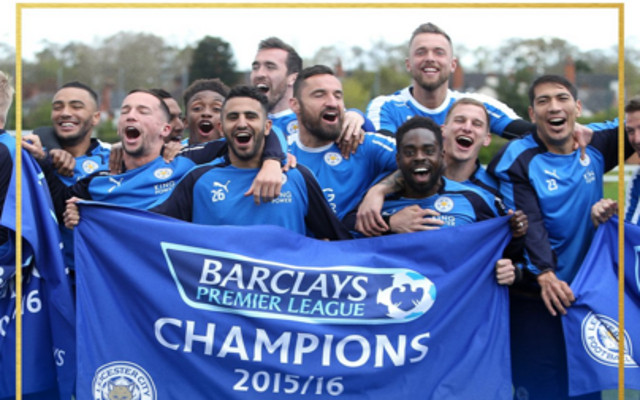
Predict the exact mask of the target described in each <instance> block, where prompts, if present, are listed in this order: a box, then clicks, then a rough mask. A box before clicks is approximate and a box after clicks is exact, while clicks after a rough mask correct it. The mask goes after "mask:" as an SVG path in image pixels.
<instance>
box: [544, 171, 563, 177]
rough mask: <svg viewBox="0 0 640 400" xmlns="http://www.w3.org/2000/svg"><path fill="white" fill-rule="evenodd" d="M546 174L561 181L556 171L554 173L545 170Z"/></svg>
mask: <svg viewBox="0 0 640 400" xmlns="http://www.w3.org/2000/svg"><path fill="white" fill-rule="evenodd" d="M544 173H545V174H547V175H551V176H553V177H554V178H556V179H560V177H559V176H558V173H557V172H556V170H555V169H554V170H553V171H549V170H548V169H545V170H544Z"/></svg>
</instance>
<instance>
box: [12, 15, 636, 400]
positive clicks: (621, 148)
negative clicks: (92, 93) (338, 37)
mask: <svg viewBox="0 0 640 400" xmlns="http://www.w3.org/2000/svg"><path fill="white" fill-rule="evenodd" d="M42 8H88V9H100V8H122V9H134V8H136V9H145V8H161V9H177V8H269V9H278V8H341V9H347V8H366V9H384V8H401V9H418V8H451V9H462V8H478V9H485V8H494V9H496V8H497V9H509V8H510V9H514V8H515V9H527V8H550V9H554V8H555V9H570V8H594V9H596V8H607V9H617V10H618V119H619V121H624V93H625V92H624V83H625V80H624V78H625V77H624V4H623V3H432V4H428V3H397V4H392V3H16V77H15V81H16V156H15V162H16V164H17V165H18V168H17V169H16V171H17V173H16V179H17V182H18V185H17V190H16V201H17V203H18V204H22V187H21V182H22V180H21V179H22V154H21V147H22V146H21V139H22V10H27V9H42ZM618 140H619V143H623V142H624V124H620V126H619V128H618ZM624 161H625V160H624V146H619V152H618V203H619V207H620V209H621V210H624V196H625V191H624V168H623V167H624ZM621 167H622V168H621ZM621 182H622V184H621ZM16 237H22V210H21V207H18V208H17V209H16ZM618 237H619V239H618V254H619V262H618V264H619V269H618V278H619V279H618V310H619V311H618V312H619V314H618V315H619V321H618V323H619V329H620V330H621V331H622V332H624V219H623V218H621V219H620V221H619V224H618ZM21 259H22V241H20V240H16V281H17V282H21V281H22V270H21V265H20V260H21ZM16 297H17V298H18V299H21V298H22V286H21V285H16ZM21 305H22V303H21V302H20V301H16V399H17V400H21V399H22V390H21V389H22V318H21V314H22V306H21ZM618 359H619V362H618V391H619V393H618V396H619V399H620V400H623V398H624V335H619V338H618Z"/></svg>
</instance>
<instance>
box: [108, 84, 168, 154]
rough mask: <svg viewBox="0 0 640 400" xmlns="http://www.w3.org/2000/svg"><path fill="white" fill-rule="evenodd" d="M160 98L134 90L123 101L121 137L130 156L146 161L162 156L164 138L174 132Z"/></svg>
mask: <svg viewBox="0 0 640 400" xmlns="http://www.w3.org/2000/svg"><path fill="white" fill-rule="evenodd" d="M160 101H161V100H160V99H159V98H157V97H155V96H153V95H151V94H149V93H144V92H135V93H131V94H129V95H128V96H127V97H125V99H124V100H123V101H122V106H121V107H120V118H119V119H118V136H120V138H121V140H122V149H123V150H124V152H125V154H126V155H128V156H129V157H131V158H137V159H145V160H146V159H153V158H155V157H157V156H159V155H160V149H161V148H162V145H163V143H164V138H165V137H166V136H168V135H169V132H170V131H171V126H170V125H169V123H168V116H167V115H166V113H165V112H164V111H163V110H162V109H161V103H160Z"/></svg>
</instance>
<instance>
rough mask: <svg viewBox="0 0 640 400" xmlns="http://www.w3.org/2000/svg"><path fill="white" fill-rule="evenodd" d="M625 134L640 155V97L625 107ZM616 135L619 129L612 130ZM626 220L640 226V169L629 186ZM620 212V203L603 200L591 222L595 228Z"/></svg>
mask: <svg viewBox="0 0 640 400" xmlns="http://www.w3.org/2000/svg"><path fill="white" fill-rule="evenodd" d="M624 112H625V121H624V125H625V132H626V134H627V137H628V139H629V143H631V146H632V147H633V149H634V150H635V152H636V154H640V97H634V98H632V99H631V100H629V102H627V104H626V105H625V107H624ZM612 129H613V130H614V132H612V133H611V134H614V135H615V134H616V132H615V131H617V128H612ZM624 204H625V213H624V220H625V221H626V222H630V223H632V224H636V225H639V224H640V169H638V170H636V171H635V172H634V174H633V176H632V177H631V182H630V184H629V185H628V186H627V194H626V199H625V203H624ZM617 212H618V202H617V201H615V200H612V199H602V200H600V201H598V202H597V203H596V204H594V205H593V206H592V207H591V220H592V221H593V224H594V225H595V226H598V225H599V224H601V223H604V222H606V221H607V220H608V219H609V218H611V216H612V215H614V214H616V213H617Z"/></svg>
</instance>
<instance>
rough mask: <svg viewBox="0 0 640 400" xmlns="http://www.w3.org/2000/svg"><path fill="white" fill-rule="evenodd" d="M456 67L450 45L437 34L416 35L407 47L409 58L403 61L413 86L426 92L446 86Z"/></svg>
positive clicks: (444, 38)
mask: <svg viewBox="0 0 640 400" xmlns="http://www.w3.org/2000/svg"><path fill="white" fill-rule="evenodd" d="M456 65H457V61H456V59H455V58H454V57H453V50H452V49H451V44H450V43H449V41H448V40H447V38H446V37H444V36H443V35H441V34H438V33H421V34H418V35H416V36H415V37H414V38H413V41H411V45H410V47H409V57H408V58H407V59H406V60H405V66H406V68H407V71H408V72H409V73H410V74H411V78H412V79H413V85H414V86H420V87H422V88H423V89H424V90H425V91H428V92H432V91H434V90H436V89H438V88H439V87H441V86H443V85H445V86H446V85H447V84H448V81H449V77H450V76H451V74H452V73H453V71H454V70H455V69H456Z"/></svg>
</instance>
